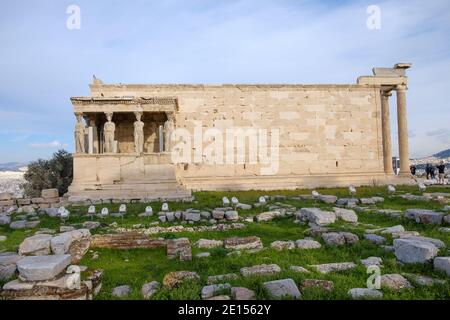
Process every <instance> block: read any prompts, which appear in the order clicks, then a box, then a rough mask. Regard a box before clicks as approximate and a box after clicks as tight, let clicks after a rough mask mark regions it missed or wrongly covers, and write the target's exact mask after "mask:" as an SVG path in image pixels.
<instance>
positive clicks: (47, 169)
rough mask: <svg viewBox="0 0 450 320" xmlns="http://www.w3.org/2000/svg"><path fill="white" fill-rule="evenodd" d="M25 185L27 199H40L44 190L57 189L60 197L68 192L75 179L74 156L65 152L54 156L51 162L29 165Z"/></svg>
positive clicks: (35, 162)
mask: <svg viewBox="0 0 450 320" xmlns="http://www.w3.org/2000/svg"><path fill="white" fill-rule="evenodd" d="M24 178H25V180H26V182H25V183H24V185H23V189H24V193H25V195H26V196H27V197H40V196H41V190H42V189H52V188H56V189H58V191H59V195H60V196H62V195H63V194H64V193H66V192H67V189H68V188H69V186H70V184H71V183H72V178H73V159H72V155H71V154H70V153H68V152H67V151H65V150H59V151H57V152H56V153H54V154H53V157H52V158H51V159H50V160H42V159H39V160H37V161H33V162H31V163H30V164H29V165H28V170H27V172H26V173H25V174H24Z"/></svg>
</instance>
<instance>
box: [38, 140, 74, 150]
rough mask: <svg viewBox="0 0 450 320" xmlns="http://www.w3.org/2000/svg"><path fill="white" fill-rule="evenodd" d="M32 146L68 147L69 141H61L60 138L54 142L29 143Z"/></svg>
mask: <svg viewBox="0 0 450 320" xmlns="http://www.w3.org/2000/svg"><path fill="white" fill-rule="evenodd" d="M29 146H30V147H32V148H46V149H49V148H55V149H56V148H66V147H67V146H68V144H67V143H61V142H59V141H58V140H54V141H52V142H34V143H30V144H29Z"/></svg>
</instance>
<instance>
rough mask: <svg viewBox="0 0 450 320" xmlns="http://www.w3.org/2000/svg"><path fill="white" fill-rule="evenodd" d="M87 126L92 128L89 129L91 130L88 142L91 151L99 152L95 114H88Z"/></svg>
mask: <svg viewBox="0 0 450 320" xmlns="http://www.w3.org/2000/svg"><path fill="white" fill-rule="evenodd" d="M89 127H90V128H92V129H90V130H91V131H92V133H91V135H92V138H91V139H90V140H89V142H90V143H91V148H92V153H100V151H99V150H100V146H99V140H98V130H97V119H96V116H95V115H91V116H89ZM90 153H91V152H90Z"/></svg>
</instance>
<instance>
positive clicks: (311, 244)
mask: <svg viewBox="0 0 450 320" xmlns="http://www.w3.org/2000/svg"><path fill="white" fill-rule="evenodd" d="M295 245H296V246H297V248H299V249H304V250H309V249H320V248H321V247H322V245H321V244H320V243H319V242H317V241H316V240H311V239H301V240H297V241H295Z"/></svg>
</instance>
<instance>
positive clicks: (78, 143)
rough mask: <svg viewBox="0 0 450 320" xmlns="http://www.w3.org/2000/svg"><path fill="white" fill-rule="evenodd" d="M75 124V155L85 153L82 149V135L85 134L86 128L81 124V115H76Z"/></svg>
mask: <svg viewBox="0 0 450 320" xmlns="http://www.w3.org/2000/svg"><path fill="white" fill-rule="evenodd" d="M75 116H76V117H77V124H76V125H75V151H76V153H85V148H84V135H85V133H86V127H85V125H84V123H83V114H82V113H76V114H75Z"/></svg>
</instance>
